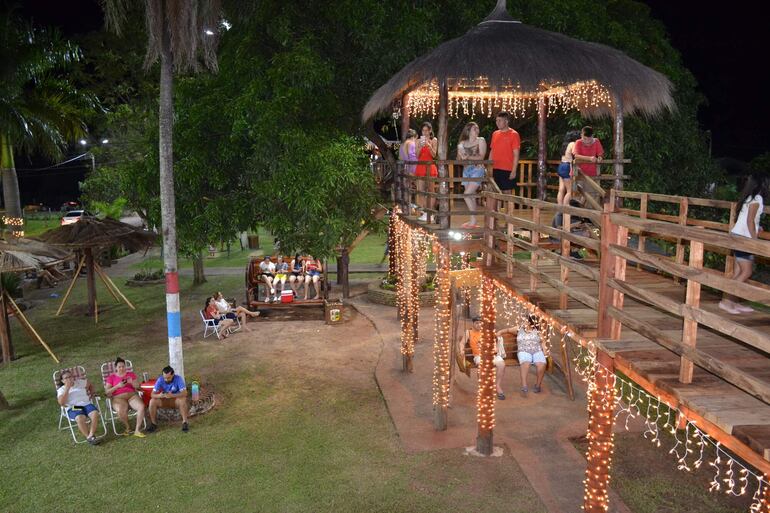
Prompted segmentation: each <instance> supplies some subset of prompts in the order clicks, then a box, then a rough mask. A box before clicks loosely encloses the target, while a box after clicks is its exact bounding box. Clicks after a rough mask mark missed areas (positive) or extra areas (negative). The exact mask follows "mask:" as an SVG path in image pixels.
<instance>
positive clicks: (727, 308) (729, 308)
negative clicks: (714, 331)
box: [719, 301, 742, 315]
mask: <svg viewBox="0 0 770 513" xmlns="http://www.w3.org/2000/svg"><path fill="white" fill-rule="evenodd" d="M719 308H721V309H722V310H724V311H725V312H727V313H731V314H733V315H737V314H739V313H742V312H741V311H740V310H738V309H737V308H735V307H733V306H730V305H728V304H726V303H725V302H724V301H720V302H719Z"/></svg>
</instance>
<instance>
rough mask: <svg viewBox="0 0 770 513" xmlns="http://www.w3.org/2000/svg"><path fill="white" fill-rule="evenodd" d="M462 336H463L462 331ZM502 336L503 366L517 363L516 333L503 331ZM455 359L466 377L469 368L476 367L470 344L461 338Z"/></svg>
mask: <svg viewBox="0 0 770 513" xmlns="http://www.w3.org/2000/svg"><path fill="white" fill-rule="evenodd" d="M463 337H465V334H464V333H463ZM502 337H503V347H504V348H505V366H506V367H509V366H513V365H519V359H518V356H517V349H518V344H517V343H516V335H514V334H513V333H503V334H502ZM460 346H461V347H460ZM455 361H456V362H457V367H458V368H459V369H460V372H464V373H465V374H466V375H467V376H468V377H470V375H471V369H475V368H477V367H478V366H477V365H476V363H475V362H474V361H473V351H472V350H471V345H470V343H469V342H468V341H465V342H463V341H462V339H461V340H460V342H459V343H458V351H456V352H455Z"/></svg>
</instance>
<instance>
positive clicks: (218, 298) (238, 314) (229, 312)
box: [214, 292, 259, 331]
mask: <svg viewBox="0 0 770 513" xmlns="http://www.w3.org/2000/svg"><path fill="white" fill-rule="evenodd" d="M214 304H215V305H216V307H217V312H219V315H220V317H225V318H227V319H230V320H233V321H234V320H235V319H240V321H241V326H243V329H245V330H246V331H251V330H250V329H248V328H247V327H246V317H251V318H252V319H253V318H254V317H259V312H252V311H251V310H248V309H246V308H244V307H242V306H236V307H235V308H233V307H232V306H230V303H228V302H227V300H226V299H225V297H224V296H223V295H222V293H221V292H217V293H216V294H214Z"/></svg>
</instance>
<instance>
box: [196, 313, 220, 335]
mask: <svg viewBox="0 0 770 513" xmlns="http://www.w3.org/2000/svg"><path fill="white" fill-rule="evenodd" d="M200 314H201V319H203V338H206V337H208V336H209V335H211V334H212V333H213V334H215V335H216V336H217V338H219V326H218V325H217V323H216V321H215V320H214V319H206V314H204V313H203V310H201V311H200Z"/></svg>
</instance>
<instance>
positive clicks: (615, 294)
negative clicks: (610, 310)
mask: <svg viewBox="0 0 770 513" xmlns="http://www.w3.org/2000/svg"><path fill="white" fill-rule="evenodd" d="M617 230H618V238H617V240H616V242H615V244H617V245H618V246H626V245H628V228H626V227H625V226H619V227H618V228H617ZM614 277H615V279H616V280H618V281H625V279H626V259H625V258H621V257H618V256H616V257H615V268H614ZM612 306H613V307H614V308H616V309H618V310H623V293H622V292H620V291H619V290H614V289H613V291H612ZM622 329H623V324H621V322H620V321H619V320H617V319H615V318H614V317H613V318H612V320H611V321H610V331H611V335H610V336H611V337H612V339H613V340H620V333H621V331H622Z"/></svg>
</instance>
